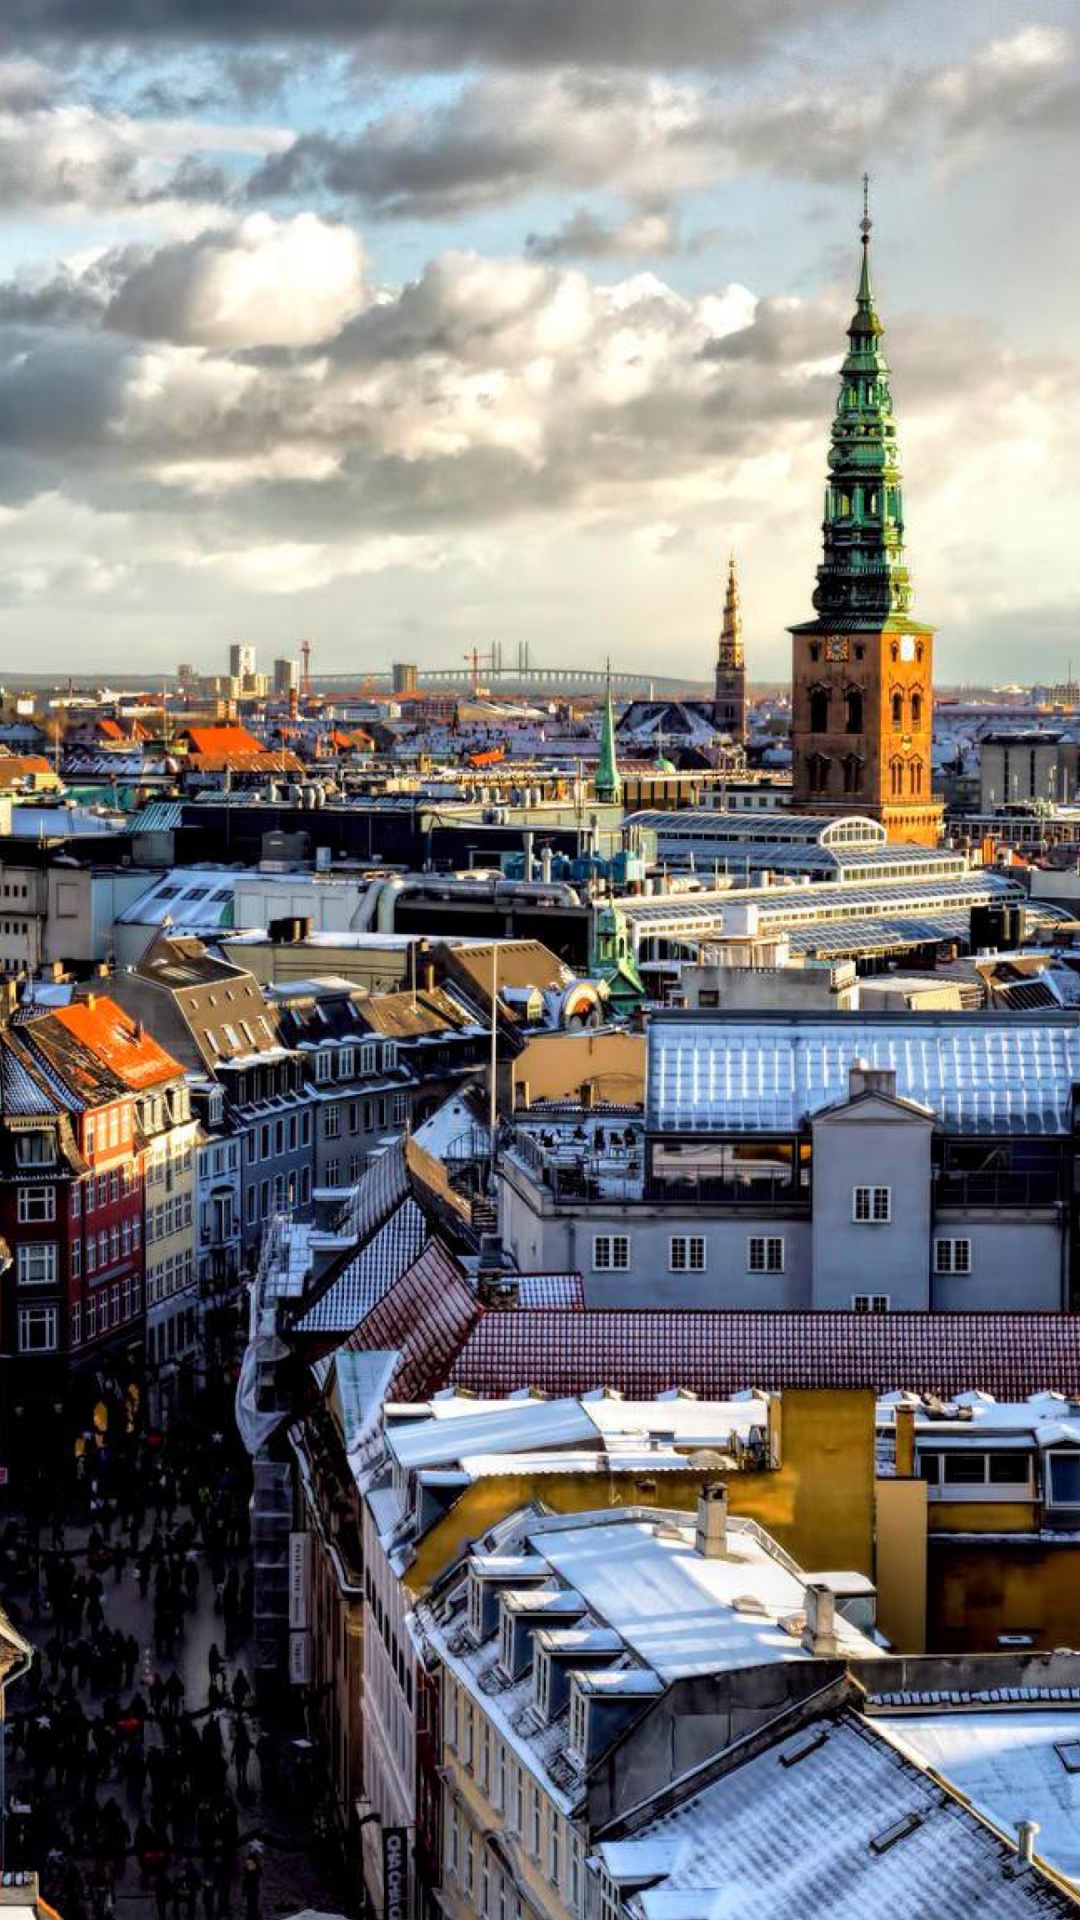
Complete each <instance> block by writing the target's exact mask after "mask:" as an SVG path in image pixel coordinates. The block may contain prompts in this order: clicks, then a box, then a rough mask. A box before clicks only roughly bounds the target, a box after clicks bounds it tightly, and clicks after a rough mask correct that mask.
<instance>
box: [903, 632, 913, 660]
mask: <svg viewBox="0 0 1080 1920" xmlns="http://www.w3.org/2000/svg"><path fill="white" fill-rule="evenodd" d="M900 658H901V660H914V658H915V635H914V634H913V633H904V634H901V636H900Z"/></svg>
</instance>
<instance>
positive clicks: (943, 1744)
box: [874, 1711, 1080, 1890]
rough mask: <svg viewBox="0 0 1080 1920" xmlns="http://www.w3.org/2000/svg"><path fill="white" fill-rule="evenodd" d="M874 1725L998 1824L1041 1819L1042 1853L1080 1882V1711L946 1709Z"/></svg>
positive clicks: (1039, 1841)
mask: <svg viewBox="0 0 1080 1920" xmlns="http://www.w3.org/2000/svg"><path fill="white" fill-rule="evenodd" d="M874 1725H875V1726H876V1727H879V1728H880V1729H881V1732H882V1733H883V1734H884V1735H885V1737H886V1738H887V1739H889V1740H891V1741H893V1742H894V1744H895V1745H896V1746H897V1747H898V1748H899V1750H900V1751H901V1752H903V1753H908V1754H911V1755H913V1756H914V1758H916V1759H917V1760H918V1761H919V1762H920V1764H921V1765H922V1766H926V1767H932V1768H933V1769H934V1771H935V1772H936V1773H940V1774H943V1775H944V1777H945V1779H946V1780H948V1781H949V1783H950V1785H952V1786H954V1787H957V1788H959V1790H960V1792H961V1793H964V1794H966V1795H967V1797H968V1799H969V1800H970V1801H971V1802H972V1804H973V1805H974V1806H975V1807H977V1808H978V1810H979V1812H980V1813H983V1814H985V1815H986V1816H987V1818H988V1819H990V1820H993V1821H994V1823H995V1825H997V1826H1000V1827H1005V1828H1007V1829H1009V1830H1010V1831H1015V1829H1016V1827H1017V1826H1018V1824H1019V1822H1020V1821H1021V1820H1036V1821H1038V1824H1039V1834H1038V1838H1037V1840H1036V1843H1035V1846H1036V1852H1037V1853H1038V1855H1039V1857H1040V1858H1041V1859H1043V1860H1045V1861H1047V1863H1048V1864H1049V1865H1050V1866H1052V1867H1053V1868H1055V1869H1056V1871H1057V1872H1058V1873H1060V1874H1063V1875H1064V1876H1065V1877H1066V1879H1068V1880H1072V1881H1074V1882H1075V1883H1076V1884H1077V1887H1078V1890H1080V1714H1078V1713H1076V1712H1072V1713H1039V1712H1027V1711H1025V1712H1021V1713H1018V1712H1015V1711H1014V1712H1005V1713H957V1712H955V1711H946V1712H944V1713H940V1714H926V1715H921V1714H916V1715H908V1714H904V1715H903V1716H898V1717H897V1718H895V1719H892V1718H888V1717H884V1718H881V1717H875V1720H874Z"/></svg>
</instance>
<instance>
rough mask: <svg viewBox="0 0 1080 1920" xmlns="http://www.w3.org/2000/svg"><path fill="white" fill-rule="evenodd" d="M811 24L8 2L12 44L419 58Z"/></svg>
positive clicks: (488, 3)
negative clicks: (344, 51) (123, 43)
mask: <svg viewBox="0 0 1080 1920" xmlns="http://www.w3.org/2000/svg"><path fill="white" fill-rule="evenodd" d="M888 10H889V8H888V5H887V0H831V4H830V5H828V6H827V7H819V9H818V11H817V17H818V19H820V17H821V15H822V13H826V14H831V15H836V14H841V15H843V14H851V15H854V16H862V17H863V18H869V17H874V16H878V15H880V14H883V13H885V12H887V11H888ZM805 22H806V8H805V6H804V5H803V4H801V3H800V0H306V4H304V5H302V6H298V5H297V3H296V0H4V9H3V31H4V32H6V34H7V35H8V36H9V37H10V39H11V40H12V41H19V40H23V41H25V40H27V39H29V38H31V37H33V38H36V39H39V40H41V39H45V40H47V39H49V38H52V37H56V38H60V39H73V40H76V41H92V40H116V39H119V40H130V41H133V42H140V41H141V42H147V41H150V42H160V41H163V40H168V39H178V38H193V39H198V40H218V41H223V42H229V41H232V42H238V41H239V42H245V43H247V42H250V41H252V40H261V41H268V40H275V39H278V40H281V39H285V40H310V39H312V38H315V37H320V38H326V39H329V40H332V41H336V42H341V43H344V44H347V45H348V44H351V45H353V46H358V47H362V48H365V49H366V50H367V51H369V52H371V53H374V54H375V55H376V56H377V57H379V58H383V59H389V60H396V61H398V62H400V63H402V64H412V65H418V66H419V65H425V64H431V65H446V66H465V65H485V64H488V63H501V64H510V65H526V66H534V65H536V66H539V65H548V64H549V63H551V62H553V61H554V62H562V61H575V62H577V61H580V62H589V63H592V62H598V63H603V64H605V65H612V64H614V65H620V66H622V65H625V66H662V67H670V66H677V65H698V64H712V63H716V62H728V61H736V62H737V61H743V60H746V59H748V58H751V57H753V56H754V55H756V54H758V53H759V52H760V51H761V50H762V49H763V48H764V47H766V46H767V45H768V44H769V42H770V40H771V39H772V38H773V37H774V36H780V35H785V34H786V35H791V34H792V33H794V32H797V31H798V30H799V29H800V28H801V27H803V26H804V24H805Z"/></svg>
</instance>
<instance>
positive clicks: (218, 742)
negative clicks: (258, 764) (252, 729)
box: [187, 727, 263, 754]
mask: <svg viewBox="0 0 1080 1920" xmlns="http://www.w3.org/2000/svg"><path fill="white" fill-rule="evenodd" d="M187 739H188V744H189V746H190V749H191V751H192V753H215V754H221V753H261V752H262V751H263V749H262V746H261V744H260V742H259V741H258V740H256V738H255V736H254V734H252V733H249V732H248V730H247V728H246V727H189V728H188V730H187Z"/></svg>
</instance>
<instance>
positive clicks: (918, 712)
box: [911, 687, 922, 727]
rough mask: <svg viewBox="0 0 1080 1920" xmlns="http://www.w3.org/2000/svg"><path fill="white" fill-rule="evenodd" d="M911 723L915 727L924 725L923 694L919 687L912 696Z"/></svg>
mask: <svg viewBox="0 0 1080 1920" xmlns="http://www.w3.org/2000/svg"><path fill="white" fill-rule="evenodd" d="M911 724H912V726H913V727H921V726H922V694H921V693H920V691H919V689H918V687H916V689H915V691H914V693H913V694H912V696H911Z"/></svg>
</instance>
